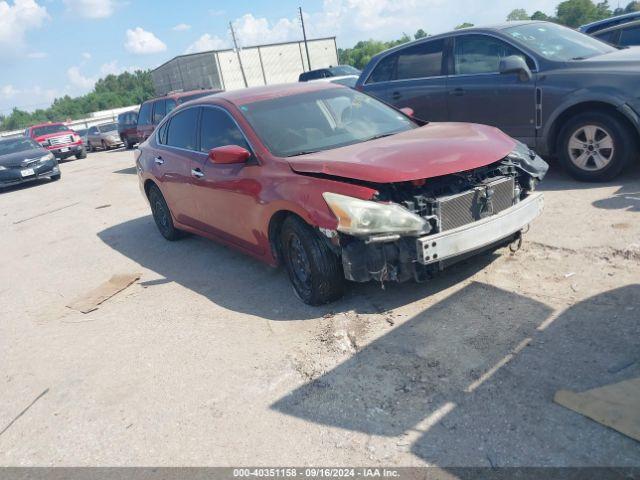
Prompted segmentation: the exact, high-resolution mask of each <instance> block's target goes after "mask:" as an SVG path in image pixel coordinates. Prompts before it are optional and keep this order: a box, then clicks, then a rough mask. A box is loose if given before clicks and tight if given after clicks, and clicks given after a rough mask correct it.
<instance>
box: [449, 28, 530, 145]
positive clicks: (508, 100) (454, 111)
mask: <svg viewBox="0 0 640 480" xmlns="http://www.w3.org/2000/svg"><path fill="white" fill-rule="evenodd" d="M511 55H519V56H522V57H523V58H524V59H525V60H526V61H527V64H528V65H529V68H531V70H535V63H534V62H533V60H532V59H530V58H529V57H528V56H527V55H525V54H524V53H523V52H521V51H520V50H518V49H516V48H515V47H514V46H512V45H511V44H509V43H507V42H504V41H503V40H501V39H498V38H496V37H493V36H490V35H483V34H468V35H457V36H455V37H454V45H453V55H452V61H451V64H450V65H451V67H452V75H451V76H450V77H449V78H448V85H447V87H448V90H449V95H448V106H449V119H450V120H451V121H459V122H473V123H483V124H486V125H492V126H494V127H498V128H500V129H501V130H502V131H504V132H505V133H507V134H508V135H511V136H512V137H515V138H518V139H520V140H522V141H524V142H526V143H527V144H529V145H530V146H534V145H535V128H536V124H535V90H536V85H535V74H534V78H532V79H530V80H521V79H520V77H519V75H518V74H517V73H509V74H500V72H499V66H500V61H501V60H502V59H503V58H505V57H508V56H511Z"/></svg>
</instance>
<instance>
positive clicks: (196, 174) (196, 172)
mask: <svg viewBox="0 0 640 480" xmlns="http://www.w3.org/2000/svg"><path fill="white" fill-rule="evenodd" d="M191 175H193V176H194V177H196V178H202V177H204V172H203V171H202V170H200V169H199V168H192V169H191Z"/></svg>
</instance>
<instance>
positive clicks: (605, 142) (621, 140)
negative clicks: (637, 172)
mask: <svg viewBox="0 0 640 480" xmlns="http://www.w3.org/2000/svg"><path fill="white" fill-rule="evenodd" d="M635 145H636V142H635V138H634V135H633V133H632V132H631V131H630V130H629V128H628V127H627V126H626V125H625V124H624V123H623V122H622V121H621V120H620V119H618V118H617V117H615V116H613V115H610V114H608V113H604V112H591V113H583V114H580V115H577V116H576V117H574V118H573V119H571V120H570V121H569V122H568V123H567V124H566V125H565V127H564V128H563V129H562V131H561V132H560V136H559V143H558V154H559V155H558V157H559V160H560V162H561V163H562V166H563V167H564V168H565V170H566V171H567V172H568V173H569V174H570V175H571V176H573V177H574V178H576V179H578V180H583V181H587V182H601V181H606V180H611V179H613V178H614V177H616V176H617V175H618V174H619V173H620V172H621V171H622V169H623V168H624V167H625V166H626V165H627V164H628V163H629V162H630V161H631V160H632V159H633V156H634V154H635V148H634V147H635Z"/></svg>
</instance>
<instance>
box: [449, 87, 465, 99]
mask: <svg viewBox="0 0 640 480" xmlns="http://www.w3.org/2000/svg"><path fill="white" fill-rule="evenodd" d="M449 95H454V96H456V97H462V96H463V95H464V88H455V89H453V90H451V91H449Z"/></svg>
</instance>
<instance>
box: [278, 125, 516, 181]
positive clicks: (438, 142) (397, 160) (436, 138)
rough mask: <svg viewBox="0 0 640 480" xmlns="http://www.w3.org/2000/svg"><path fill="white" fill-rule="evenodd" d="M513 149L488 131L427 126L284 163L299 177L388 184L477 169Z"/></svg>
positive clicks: (511, 142)
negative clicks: (333, 177)
mask: <svg viewBox="0 0 640 480" xmlns="http://www.w3.org/2000/svg"><path fill="white" fill-rule="evenodd" d="M515 146H516V142H515V140H513V139H512V138H511V137H509V136H507V135H506V134H504V133H502V132H501V131H500V130H498V129H497V128H494V127H488V126H486V125H477V124H473V123H429V124H428V125H425V126H424V127H420V128H416V129H413V130H409V131H406V132H402V133H398V134H396V135H392V136H390V137H384V138H380V139H378V140H371V141H369V142H362V143H358V144H355V145H349V146H346V147H340V148H335V149H332V150H325V151H321V152H317V153H311V154H307V155H301V156H299V157H290V158H288V159H287V160H288V162H289V165H290V166H291V168H292V169H293V170H294V171H296V172H300V173H320V174H326V175H332V176H337V177H344V178H351V179H355V180H361V181H366V182H374V183H392V182H405V181H410V180H417V179H422V178H431V177H438V176H441V175H448V174H451V173H456V172H461V171H464V170H471V169H473V168H478V167H482V166H484V165H488V164H490V163H493V162H496V161H498V160H500V159H502V158H504V157H505V156H507V155H508V154H509V153H510V152H511V151H512V150H513V149H514V148H515Z"/></svg>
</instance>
